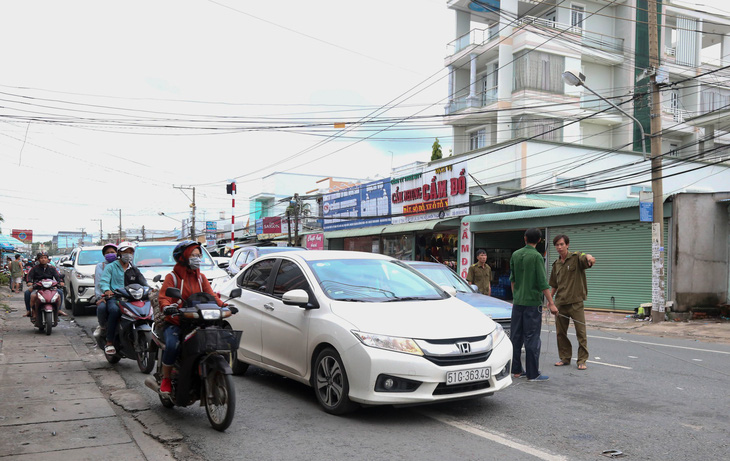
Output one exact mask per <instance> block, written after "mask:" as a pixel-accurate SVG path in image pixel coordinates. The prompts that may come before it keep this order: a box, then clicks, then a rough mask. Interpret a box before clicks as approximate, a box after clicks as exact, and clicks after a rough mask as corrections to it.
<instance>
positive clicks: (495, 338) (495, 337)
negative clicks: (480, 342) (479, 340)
mask: <svg viewBox="0 0 730 461" xmlns="http://www.w3.org/2000/svg"><path fill="white" fill-rule="evenodd" d="M494 325H495V326H496V328H495V329H494V331H492V332H491V333H489V336H491V337H492V348H495V347H497V345H498V344H499V343H500V342H502V340H503V339H504V338H506V337H507V334H506V333H505V332H504V328H502V325H500V324H499V323H497V322H494Z"/></svg>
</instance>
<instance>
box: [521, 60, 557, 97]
mask: <svg viewBox="0 0 730 461" xmlns="http://www.w3.org/2000/svg"><path fill="white" fill-rule="evenodd" d="M564 70H565V57H564V56H557V55H554V54H550V53H543V52H542V51H536V50H532V51H528V50H523V51H520V52H519V53H516V54H515V57H514V72H515V76H514V79H515V81H514V91H520V90H538V91H546V92H550V93H559V94H563V93H564V91H565V84H564V83H563V76H562V75H563V71H564Z"/></svg>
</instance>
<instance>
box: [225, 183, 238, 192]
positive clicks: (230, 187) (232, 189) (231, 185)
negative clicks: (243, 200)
mask: <svg viewBox="0 0 730 461" xmlns="http://www.w3.org/2000/svg"><path fill="white" fill-rule="evenodd" d="M234 192H236V183H235V182H232V183H229V184H226V194H230V195H233V193H234Z"/></svg>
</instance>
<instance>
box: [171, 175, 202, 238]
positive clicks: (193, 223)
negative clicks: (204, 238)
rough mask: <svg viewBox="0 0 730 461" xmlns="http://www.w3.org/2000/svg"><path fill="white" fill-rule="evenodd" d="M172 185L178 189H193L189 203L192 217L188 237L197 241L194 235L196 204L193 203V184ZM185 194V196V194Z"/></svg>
mask: <svg viewBox="0 0 730 461" xmlns="http://www.w3.org/2000/svg"><path fill="white" fill-rule="evenodd" d="M172 187H174V188H175V189H179V190H183V189H186V190H192V191H193V199H192V202H191V203H190V208H192V219H191V221H192V226H190V239H191V240H195V241H197V240H196V235H195V209H196V205H195V186H172ZM183 194H185V192H183ZM185 196H186V197H187V195H185ZM188 198H189V197H188Z"/></svg>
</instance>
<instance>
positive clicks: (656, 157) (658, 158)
mask: <svg viewBox="0 0 730 461" xmlns="http://www.w3.org/2000/svg"><path fill="white" fill-rule="evenodd" d="M648 9H649V11H648V14H649V21H648V22H649V66H650V67H651V68H650V69H649V70H650V75H651V86H650V88H651V92H650V95H651V110H650V111H649V113H650V118H651V190H652V192H653V194H654V210H653V220H652V224H651V293H652V295H651V319H652V321H653V322H662V321H664V251H665V249H664V186H663V184H662V135H661V132H662V116H661V114H662V113H661V105H660V104H661V101H660V95H661V93H660V92H659V86H658V85H657V81H656V79H657V73H658V72H659V65H660V62H659V33H658V30H657V2H656V0H649V1H648Z"/></svg>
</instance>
